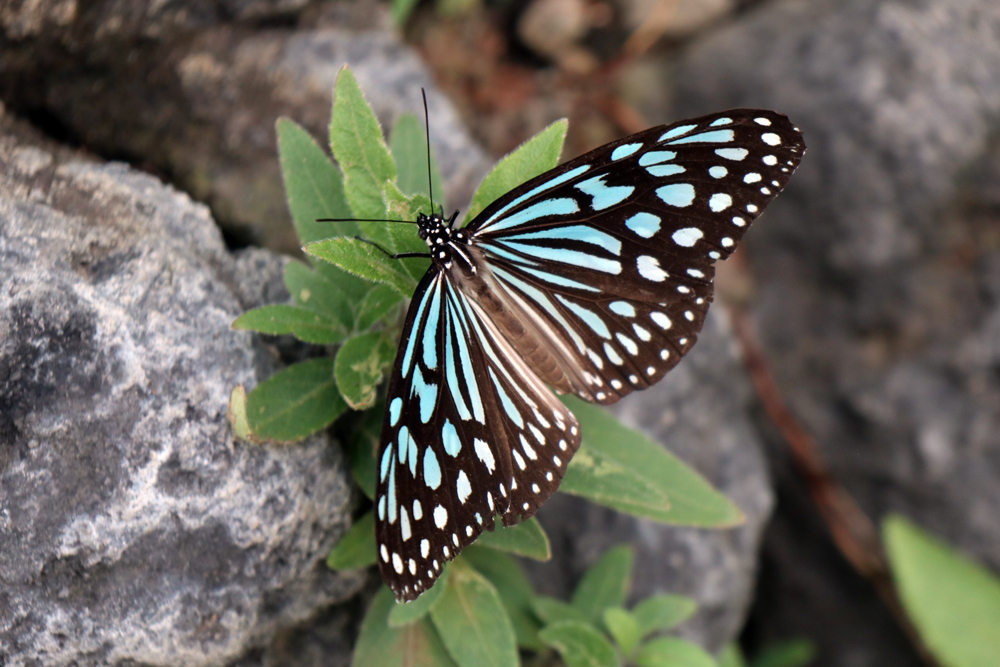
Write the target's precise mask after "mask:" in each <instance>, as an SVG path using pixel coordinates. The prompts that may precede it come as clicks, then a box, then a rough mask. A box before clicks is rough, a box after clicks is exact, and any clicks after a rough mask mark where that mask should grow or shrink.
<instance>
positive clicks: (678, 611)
mask: <svg viewBox="0 0 1000 667" xmlns="http://www.w3.org/2000/svg"><path fill="white" fill-rule="evenodd" d="M697 608H698V605H697V604H695V601H694V600H692V599H691V598H688V597H684V596H683V595H667V594H663V595H654V596H652V597H648V598H646V599H645V600H643V601H642V602H640V603H639V604H637V605H636V606H635V609H633V610H632V613H633V614H635V619H636V621H637V622H638V624H639V632H640V634H641V635H642V636H643V637H645V636H646V635H648V634H650V633H652V632H660V631H663V630H669V629H670V628H672V627H674V626H676V625H679V624H680V623H683V622H684V621H686V620H687V619H689V618H691V616H692V615H693V614H694V612H695V610H697Z"/></svg>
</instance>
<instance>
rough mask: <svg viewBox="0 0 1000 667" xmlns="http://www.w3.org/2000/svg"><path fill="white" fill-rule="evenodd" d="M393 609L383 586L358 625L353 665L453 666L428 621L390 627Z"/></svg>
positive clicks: (394, 604)
mask: <svg viewBox="0 0 1000 667" xmlns="http://www.w3.org/2000/svg"><path fill="white" fill-rule="evenodd" d="M395 606H396V602H395V600H394V599H393V596H392V591H390V590H389V589H388V588H386V587H384V586H383V587H382V589H381V590H380V591H379V592H378V594H377V595H376V596H375V599H374V600H372V604H371V607H369V608H368V613H367V614H366V615H365V620H364V621H363V622H362V623H361V633H360V635H359V636H358V643H357V645H356V646H355V647H354V659H353V661H352V662H353V663H354V664H355V665H358V666H359V667H360V666H361V665H364V666H365V667H368V666H369V665H370V666H371V667H456V665H455V661H454V660H452V659H451V656H450V655H448V651H447V649H445V647H444V644H442V643H441V637H440V635H438V632H437V629H436V628H435V627H434V624H433V623H431V622H430V620H428V619H426V618H425V619H422V620H420V621H418V622H416V623H410V624H409V625H404V626H403V627H401V628H392V627H389V613H390V611H391V610H392V609H393V607H395Z"/></svg>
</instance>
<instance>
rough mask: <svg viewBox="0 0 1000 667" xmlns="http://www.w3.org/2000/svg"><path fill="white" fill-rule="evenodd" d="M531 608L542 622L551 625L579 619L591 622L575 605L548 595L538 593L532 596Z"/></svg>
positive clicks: (579, 620) (581, 621) (582, 621)
mask: <svg viewBox="0 0 1000 667" xmlns="http://www.w3.org/2000/svg"><path fill="white" fill-rule="evenodd" d="M531 609H532V611H534V612H535V615H536V616H538V618H540V619H542V623H544V624H546V625H551V624H553V623H561V622H562V621H578V622H580V623H589V621H588V620H587V618H586V617H585V616H584V615H583V614H582V613H580V611H579V610H578V609H577V608H576V607H574V606H573V605H570V604H567V603H565V602H563V601H562V600H558V599H556V598H553V597H549V596H548V595H536V596H534V597H532V598H531Z"/></svg>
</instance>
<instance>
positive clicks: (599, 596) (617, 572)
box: [573, 544, 632, 625]
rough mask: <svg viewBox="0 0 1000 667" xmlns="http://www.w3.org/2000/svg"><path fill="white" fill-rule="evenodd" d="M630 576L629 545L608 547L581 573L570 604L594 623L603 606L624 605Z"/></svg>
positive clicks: (602, 613)
mask: <svg viewBox="0 0 1000 667" xmlns="http://www.w3.org/2000/svg"><path fill="white" fill-rule="evenodd" d="M631 577H632V548H631V547H629V546H627V545H624V544H623V545H620V546H617V547H614V548H613V549H609V550H608V551H607V552H606V553H605V554H604V555H603V556H601V558H600V560H598V561H597V562H596V563H594V565H593V567H591V568H590V569H589V570H587V572H586V574H584V575H583V579H582V580H581V581H580V584H579V585H578V586H577V587H576V590H575V591H573V606H574V607H575V608H576V609H577V610H578V611H579V612H580V613H581V614H583V616H584V618H586V619H587V620H588V621H590V622H591V623H593V624H595V625H596V624H598V623H600V622H601V620H602V619H603V615H604V610H605V609H606V608H608V607H623V606H625V595H626V594H627V593H628V587H629V579H630V578H631Z"/></svg>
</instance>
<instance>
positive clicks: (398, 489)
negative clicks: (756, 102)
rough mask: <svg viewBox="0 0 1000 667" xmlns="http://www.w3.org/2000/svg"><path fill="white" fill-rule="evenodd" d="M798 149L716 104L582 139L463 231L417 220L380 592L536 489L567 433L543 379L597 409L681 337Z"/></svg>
mask: <svg viewBox="0 0 1000 667" xmlns="http://www.w3.org/2000/svg"><path fill="white" fill-rule="evenodd" d="M804 151H805V144H804V142H803V140H802V134H801V132H800V131H799V130H798V128H796V127H795V126H793V125H792V124H791V123H790V122H789V120H788V118H786V117H785V116H783V115H781V114H779V113H776V112H773V111H766V110H756V109H734V110H730V111H725V112H722V113H716V114H712V115H708V116H703V117H701V118H696V119H693V120H687V121H681V122H679V123H674V124H672V125H663V126H659V127H654V128H651V129H648V130H645V131H644V132H639V133H638V134H633V135H632V136H629V137H626V138H624V139H620V140H618V141H614V142H612V143H610V144H607V145H605V146H602V147H600V148H598V149H596V150H593V151H591V152H590V153H587V154H586V155H583V156H581V157H578V158H576V159H575V160H571V161H569V162H567V163H565V164H563V165H561V166H559V167H557V168H555V169H553V170H551V171H549V172H547V173H544V174H542V175H540V176H538V177H536V178H533V179H531V180H529V181H527V182H526V183H524V184H522V185H520V186H518V187H516V188H514V189H513V190H511V191H510V192H508V193H507V194H505V195H504V196H503V197H501V198H500V199H498V200H496V201H494V202H493V203H492V204H490V205H489V206H488V207H486V208H485V209H484V210H483V211H482V212H481V213H480V214H479V215H478V216H476V217H475V219H474V220H472V221H471V222H470V223H469V224H468V225H467V226H465V227H463V228H457V227H456V226H455V218H456V216H457V212H456V213H455V214H454V215H452V216H451V217H450V218H447V219H446V218H444V216H443V212H442V214H438V213H434V212H432V213H431V214H430V215H423V214H420V215H419V216H418V219H417V224H418V226H419V227H418V230H419V234H420V237H421V238H422V239H423V240H424V241H425V242H426V243H427V246H428V249H429V254H430V257H431V259H432V264H431V266H430V268H429V269H428V270H427V273H426V274H425V275H424V276H423V278H422V279H421V280H420V282H419V284H418V285H417V288H416V291H415V292H414V294H413V299H412V301H411V303H410V307H409V310H408V312H407V315H406V320H405V323H404V326H403V333H402V337H401V340H400V345H399V350H398V353H397V356H396V361H395V364H394V367H393V371H392V375H391V377H390V380H389V388H388V394H387V396H386V401H387V407H386V411H385V417H384V420H383V424H382V436H381V443H380V449H379V452H378V456H377V462H376V463H377V476H378V481H377V488H376V496H375V512H376V528H375V531H376V540H377V550H378V561H379V566H380V569H381V571H382V576H383V579H384V580H385V582H386V583H387V584H388V585H389V587H390V588H391V589H392V590H393V592H394V593H395V595H396V598H397V599H398V600H401V601H408V600H412V599H414V598H416V597H417V596H418V595H420V593H422V592H423V591H425V590H427V589H428V588H430V587H431V585H432V584H433V583H434V581H435V580H436V579H437V578H438V576H440V574H441V572H442V569H443V567H444V565H445V564H446V563H447V562H448V561H449V560H452V559H453V558H455V556H456V555H457V554H458V553H459V552H460V551H461V550H462V549H463V548H464V547H466V546H468V545H469V544H470V543H472V542H473V541H475V539H476V538H477V537H478V536H479V535H480V534H481V533H482V532H483V531H484V530H490V531H492V530H493V529H494V522H495V518H496V517H497V516H499V517H500V518H501V520H502V521H503V525H504V526H511V525H514V524H516V523H518V522H520V521H523V520H525V519H527V518H529V517H531V516H532V515H533V514H535V512H536V511H537V510H538V508H539V507H540V506H541V505H542V504H543V503H544V502H545V501H546V499H548V497H549V496H551V495H552V494H553V493H554V492H555V491H556V489H557V488H558V487H559V483H560V481H561V480H562V478H563V475H564V474H565V472H566V467H567V465H568V464H569V461H570V459H571V458H572V456H573V454H574V452H576V450H577V449H578V448H579V446H580V438H581V433H580V425H579V423H578V422H577V420H576V418H575V417H574V416H573V413H572V412H570V411H569V409H567V408H566V406H565V405H563V403H562V402H561V401H560V400H559V399H558V398H557V394H575V395H577V396H579V397H580V398H582V399H583V400H586V401H590V402H593V403H599V404H602V405H610V404H612V403H615V402H616V401H618V400H619V399H621V398H622V397H624V396H627V395H628V394H630V393H631V392H633V391H637V390H641V389H645V388H647V387H649V386H651V385H653V384H655V383H656V382H659V381H660V379H662V378H663V376H664V375H665V374H666V373H667V371H669V370H670V369H671V368H673V367H674V366H675V365H676V364H677V362H678V361H679V360H680V359H681V357H683V356H684V355H685V354H686V353H687V352H688V350H690V349H691V346H692V345H694V343H695V340H696V337H697V334H698V332H699V331H700V330H701V326H702V323H703V322H704V319H705V314H706V311H707V310H708V306H709V304H710V303H711V301H712V287H713V285H712V281H713V278H714V275H715V274H714V263H715V261H717V260H720V259H725V258H726V257H727V256H729V255H730V254H731V253H732V252H733V250H734V249H735V248H736V244H737V243H738V242H739V240H740V238H741V237H742V236H743V233H744V232H745V231H746V230H747V228H748V227H749V225H750V223H751V222H753V220H754V219H755V218H756V217H757V216H758V215H760V213H761V211H763V209H764V207H765V206H767V204H768V203H769V202H770V201H771V200H772V199H774V197H775V196H776V195H777V194H778V193H779V192H780V191H781V190H782V188H783V187H784V186H785V184H786V183H787V182H788V179H789V178H790V176H791V174H792V172H793V171H794V170H795V168H796V167H797V166H798V164H799V161H800V160H801V158H802V155H803V153H804ZM403 256H412V255H403ZM424 256H426V255H424Z"/></svg>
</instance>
